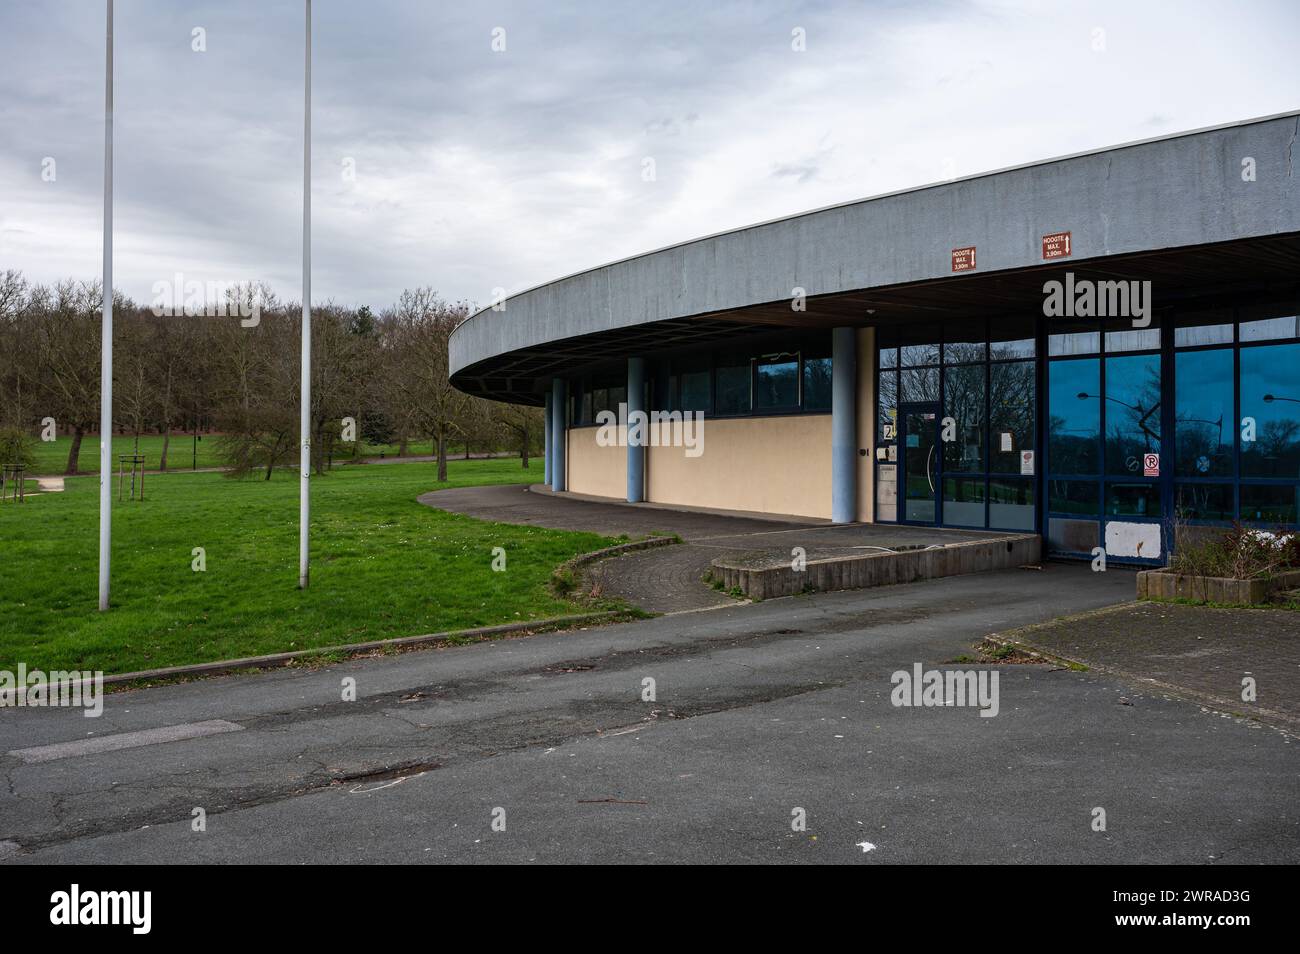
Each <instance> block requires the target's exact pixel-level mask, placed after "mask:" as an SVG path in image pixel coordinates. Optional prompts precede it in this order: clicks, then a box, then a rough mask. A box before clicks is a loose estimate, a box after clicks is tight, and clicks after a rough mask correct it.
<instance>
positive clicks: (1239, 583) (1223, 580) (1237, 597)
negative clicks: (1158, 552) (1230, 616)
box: [1137, 566, 1300, 606]
mask: <svg viewBox="0 0 1300 954" xmlns="http://www.w3.org/2000/svg"><path fill="white" fill-rule="evenodd" d="M1296 585H1300V570H1285V571H1283V572H1281V573H1278V574H1276V575H1274V576H1271V577H1268V578H1266V579H1255V580H1233V579H1229V578H1227V577H1220V576H1193V575H1191V574H1189V573H1179V572H1177V571H1175V570H1171V569H1170V568H1169V567H1167V566H1166V567H1161V568H1160V569H1158V570H1143V571H1142V572H1140V573H1139V574H1138V575H1137V595H1138V599H1146V600H1154V601H1157V602H1167V601H1170V600H1180V599H1185V600H1194V601H1197V602H1201V603H1218V604H1222V605H1225V606H1258V605H1260V604H1261V603H1267V602H1268V599H1269V597H1271V596H1272V595H1273V594H1274V593H1276V592H1278V591H1280V590H1289V589H1291V588H1292V587H1294V586H1296Z"/></svg>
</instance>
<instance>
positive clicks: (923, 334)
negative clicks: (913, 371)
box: [899, 325, 940, 368]
mask: <svg viewBox="0 0 1300 954" xmlns="http://www.w3.org/2000/svg"><path fill="white" fill-rule="evenodd" d="M899 341H900V343H901V345H902V348H901V350H900V355H901V358H900V364H902V366H903V367H905V368H915V367H917V366H918V365H923V364H938V363H939V350H940V348H939V327H938V326H937V325H917V326H916V327H907V328H903V329H902V330H900V331H899Z"/></svg>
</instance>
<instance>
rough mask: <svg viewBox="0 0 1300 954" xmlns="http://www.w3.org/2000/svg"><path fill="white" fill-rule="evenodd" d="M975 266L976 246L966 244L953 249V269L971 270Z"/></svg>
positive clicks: (958, 270) (959, 270) (957, 270)
mask: <svg viewBox="0 0 1300 954" xmlns="http://www.w3.org/2000/svg"><path fill="white" fill-rule="evenodd" d="M974 267H975V246H974V245H966V246H964V247H962V248H955V249H953V250H952V270H953V271H954V272H969V271H970V270H971V269H973V268H974Z"/></svg>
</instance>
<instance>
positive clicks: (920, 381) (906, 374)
mask: <svg viewBox="0 0 1300 954" xmlns="http://www.w3.org/2000/svg"><path fill="white" fill-rule="evenodd" d="M899 373H900V374H901V375H902V379H903V380H902V387H903V394H902V400H903V403H905V404H910V403H912V402H915V401H937V400H939V369H938V368H904V369H903V370H902V371H901V372H899Z"/></svg>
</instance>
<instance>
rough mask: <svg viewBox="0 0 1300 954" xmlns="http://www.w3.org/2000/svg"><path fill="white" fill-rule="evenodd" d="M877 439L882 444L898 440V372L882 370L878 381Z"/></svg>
mask: <svg viewBox="0 0 1300 954" xmlns="http://www.w3.org/2000/svg"><path fill="white" fill-rule="evenodd" d="M876 415H877V420H876V438H877V440H879V441H880V442H881V443H882V444H887V443H889V442H890V441H893V440H897V438H898V372H897V371H894V370H892V369H890V368H881V369H880V377H879V378H878V379H877V381H876Z"/></svg>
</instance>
